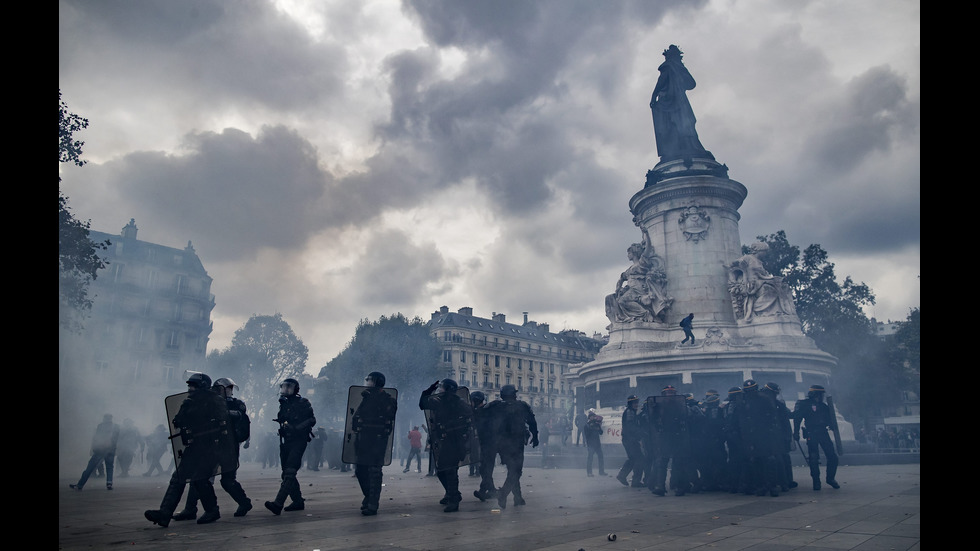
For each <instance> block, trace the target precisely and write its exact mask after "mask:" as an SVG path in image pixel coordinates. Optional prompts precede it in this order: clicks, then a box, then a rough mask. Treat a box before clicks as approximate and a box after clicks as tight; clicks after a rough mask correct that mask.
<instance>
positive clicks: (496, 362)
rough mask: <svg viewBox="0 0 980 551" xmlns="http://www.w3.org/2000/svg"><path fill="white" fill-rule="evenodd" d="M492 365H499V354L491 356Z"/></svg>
mask: <svg viewBox="0 0 980 551" xmlns="http://www.w3.org/2000/svg"><path fill="white" fill-rule="evenodd" d="M493 366H494V367H500V356H494V357H493Z"/></svg>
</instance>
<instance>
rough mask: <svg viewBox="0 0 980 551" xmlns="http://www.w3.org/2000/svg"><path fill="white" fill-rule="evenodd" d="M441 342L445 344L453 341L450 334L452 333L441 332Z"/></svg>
mask: <svg viewBox="0 0 980 551" xmlns="http://www.w3.org/2000/svg"><path fill="white" fill-rule="evenodd" d="M442 340H443V341H445V342H450V341H451V340H453V334H452V332H451V331H443V332H442Z"/></svg>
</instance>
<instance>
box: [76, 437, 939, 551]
mask: <svg viewBox="0 0 980 551" xmlns="http://www.w3.org/2000/svg"><path fill="white" fill-rule="evenodd" d="M528 460H529V461H528V463H529V466H527V467H525V470H524V477H523V479H522V480H523V482H522V487H523V491H524V498H525V499H526V500H527V505H526V506H523V507H515V506H513V504H512V503H508V504H507V507H506V508H504V509H503V510H500V509H499V508H498V507H497V504H496V500H492V501H487V502H485V503H481V502H480V501H479V500H477V499H476V498H474V497H473V490H475V489H476V488H477V487H478V486H479V478H478V477H469V476H467V475H468V472H469V471H468V468H466V467H464V468H461V469H460V470H459V472H460V491H461V492H462V493H463V502H462V503H461V504H460V508H459V512H456V513H444V512H443V511H442V506H441V505H439V504H438V501H439V499H440V498H441V497H442V494H443V491H442V487H441V486H440V484H439V482H438V480H437V479H436V478H435V477H426V476H424V473H423V474H418V473H415V472H414V471H412V472H410V473H406V474H403V473H402V468H401V467H399V466H397V464H393V465H391V466H389V467H386V468H385V477H384V480H385V486H384V488H383V490H382V495H381V509H380V511H379V513H378V515H377V516H374V517H364V516H362V515H361V514H360V510H359V508H360V503H361V493H360V490H359V489H358V485H357V481H356V479H354V478H352V476H351V475H352V474H353V473H352V472H346V473H341V472H339V471H333V470H325V471H324V470H321V471H319V472H314V471H309V470H303V471H302V472H301V473H300V476H299V480H300V483H301V485H302V488H303V494H304V496H305V497H306V509H305V510H304V511H294V512H283V513H282V515H281V516H275V515H273V514H272V513H271V512H269V511H268V510H267V509H266V508H265V507H264V506H263V503H264V502H265V501H266V500H270V499H272V498H273V497H274V496H275V494H276V490H277V489H278V487H279V471H278V469H262V468H261V466H260V465H258V464H255V463H247V464H244V465H243V466H242V468H241V470H240V474H239V480H240V481H241V482H242V485H243V486H244V488H245V490H246V492H247V493H248V495H249V497H251V498H252V502H253V505H254V506H255V508H254V509H252V511H251V512H249V513H248V515H247V516H245V517H241V518H235V517H233V516H232V513H233V512H234V511H235V503H234V502H233V501H232V500H231V498H230V497H229V496H228V494H227V493H225V492H224V490H222V489H221V488H220V486H219V485H218V484H217V483H216V484H215V487H216V491H217V494H218V504H219V506H220V508H221V519H220V520H218V521H217V522H215V523H213V524H205V525H199V524H197V523H196V522H194V521H182V522H177V521H173V522H171V524H170V526H169V527H167V528H162V527H160V526H157V525H155V524H152V523H150V522H149V521H147V520H145V519H144V518H143V511H144V510H146V509H156V508H157V507H159V504H160V499H161V498H162V497H163V494H164V491H165V489H166V484H167V480H168V478H167V477H164V476H158V477H152V478H144V477H142V476H136V477H128V478H118V477H117V478H116V480H115V481H114V486H115V489H113V490H112V491H107V490H106V489H105V482H104V479H97V478H92V479H90V480H89V482H88V484H87V485H86V487H85V489H84V491H81V492H78V491H75V490H71V489H70V488H69V487H68V484H69V483H70V482H75V480H74V479H71V480H69V479H67V478H64V479H62V480H60V482H59V485H60V488H59V496H58V498H59V499H58V501H59V504H58V505H59V519H58V521H59V522H58V524H59V526H58V548H59V549H64V550H76V549H207V550H245V549H269V550H272V549H276V550H294V549H295V550H306V551H311V550H317V549H319V550H321V551H327V550H335V549H336V550H339V549H344V550H361V549H363V550H379V549H389V550H395V551H397V550H426V549H433V550H435V549H467V550H480V551H489V550H502V551H519V550H524V549H537V550H554V551H558V550H561V551H578V550H580V549H584V550H586V551H591V550H595V549H603V550H609V551H612V550H620V549H622V550H633V549H643V550H665V551H666V550H670V551H681V550H688V549H712V550H735V549H751V550H753V551H789V550H792V549H807V550H823V549H825V550H846V549H853V550H860V551H870V550H879V549H880V550H889V551H891V550H898V551H902V550H916V551H917V550H918V549H920V544H919V537H920V536H919V531H920V518H921V516H920V511H919V464H918V463H916V464H903V465H866V466H848V465H847V461H846V456H843V457H842V460H843V461H842V464H841V468H840V471H839V472H838V476H837V480H838V481H839V482H840V483H841V489H840V490H833V489H831V488H829V487H827V486H826V485H825V486H824V489H823V490H821V491H819V492H815V491H813V490H812V489H810V484H809V473H808V471H807V470H806V468H805V467H802V466H798V467H795V468H794V477H795V479H796V480H797V481H798V482H799V483H800V486H799V487H798V488H796V489H793V490H790V491H789V492H785V493H782V494H781V495H780V496H779V497H769V496H765V497H756V496H746V495H742V494H730V493H721V492H710V493H700V494H688V495H686V496H681V497H677V496H673V495H672V494H668V495H667V496H665V497H657V496H654V495H653V494H651V493H650V492H649V490H646V489H633V488H627V487H624V486H622V485H621V484H620V483H619V482H618V481H616V479H615V478H613V477H612V476H608V477H600V476H596V477H593V478H588V477H586V475H585V469H584V468H581V469H570V468H561V469H547V470H542V469H540V468H537V467H536V466H530V465H536V461H540V456H538V457H534V456H529V457H528ZM396 463H397V462H396ZM84 466H85V465H84V462H83V461H79V472H81V470H82V469H83V468H84ZM618 466H619V465H618V464H617V465H616V467H617V468H618ZM607 472H608V474H610V475H615V473H616V472H617V469H613V468H612V466H610V469H609V470H608V471H607ZM504 473H505V471H504V470H503V468H502V467H499V466H498V468H497V470H496V471H495V477H494V480H495V482H496V483H497V485H498V486H499V485H500V484H501V483H503V480H504ZM185 496H186V493H185Z"/></svg>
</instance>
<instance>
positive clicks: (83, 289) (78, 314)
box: [58, 90, 110, 333]
mask: <svg viewBox="0 0 980 551" xmlns="http://www.w3.org/2000/svg"><path fill="white" fill-rule="evenodd" d="M58 119H59V123H60V133H59V146H60V147H59V156H58V161H59V163H69V162H70V163H74V164H75V165H77V166H83V165H84V164H85V163H86V162H87V161H84V160H82V158H81V155H82V146H83V145H84V144H85V142H83V141H80V140H77V139H75V132H78V131H80V130H82V129H84V128H86V127H88V119H84V118H82V117H80V116H78V115H75V114H73V113H71V112H70V111H68V105H67V104H66V103H65V102H64V101H63V100H62V99H61V90H58ZM90 226H91V221H89V220H87V221H84V222H83V221H81V220H78V219H77V218H75V215H74V214H72V212H71V208H70V207H69V206H68V197H66V196H65V195H64V194H63V193H62V192H61V177H60V176H59V177H58V267H59V271H58V274H59V275H58V298H59V301H58V321H59V323H60V324H61V327H63V328H65V329H67V330H70V331H73V332H76V333H77V332H81V330H82V328H83V320H84V319H85V317H86V316H87V315H88V313H89V312H90V311H91V310H92V299H91V298H89V296H88V288H89V285H90V284H91V282H92V281H94V280H95V279H96V277H98V271H99V270H100V269H102V268H105V266H106V262H105V261H104V260H103V259H102V257H101V256H100V255H99V251H100V250H106V249H108V248H109V245H110V242H109V240H108V239H107V240H105V241H103V242H101V243H95V242H93V241H92V240H91V239H89V227H90Z"/></svg>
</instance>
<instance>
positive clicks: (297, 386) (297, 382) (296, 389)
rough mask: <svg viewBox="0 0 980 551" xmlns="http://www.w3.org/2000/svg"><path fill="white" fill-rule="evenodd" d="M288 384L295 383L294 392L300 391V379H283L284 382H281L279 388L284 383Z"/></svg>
mask: <svg viewBox="0 0 980 551" xmlns="http://www.w3.org/2000/svg"><path fill="white" fill-rule="evenodd" d="M288 384H292V385H293V393H294V394H295V393H299V381H297V380H296V379H293V378H292V377H290V378H288V379H283V380H282V382H281V383H279V388H282V387H283V386H284V385H288Z"/></svg>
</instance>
